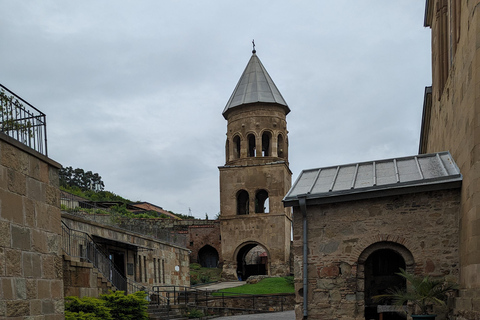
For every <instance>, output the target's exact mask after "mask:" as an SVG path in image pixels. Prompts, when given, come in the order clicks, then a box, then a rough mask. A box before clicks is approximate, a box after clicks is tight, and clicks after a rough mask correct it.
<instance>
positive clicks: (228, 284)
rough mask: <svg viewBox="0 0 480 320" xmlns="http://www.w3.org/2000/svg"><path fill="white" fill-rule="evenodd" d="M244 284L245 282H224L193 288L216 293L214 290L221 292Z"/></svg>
mask: <svg viewBox="0 0 480 320" xmlns="http://www.w3.org/2000/svg"><path fill="white" fill-rule="evenodd" d="M245 283H247V282H246V281H225V282H217V283H212V284H206V285H200V286H195V288H196V289H200V290H208V291H216V290H221V289H225V288H234V287H239V286H241V285H244V284H245Z"/></svg>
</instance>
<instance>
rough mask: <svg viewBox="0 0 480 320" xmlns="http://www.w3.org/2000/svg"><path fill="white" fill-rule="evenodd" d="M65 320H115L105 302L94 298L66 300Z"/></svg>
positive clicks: (71, 298)
mask: <svg viewBox="0 0 480 320" xmlns="http://www.w3.org/2000/svg"><path fill="white" fill-rule="evenodd" d="M65 319H68V320H114V318H113V317H112V315H111V313H110V310H109V308H108V307H106V306H105V301H103V300H100V299H97V298H93V297H83V298H82V299H79V298H78V297H67V298H65Z"/></svg>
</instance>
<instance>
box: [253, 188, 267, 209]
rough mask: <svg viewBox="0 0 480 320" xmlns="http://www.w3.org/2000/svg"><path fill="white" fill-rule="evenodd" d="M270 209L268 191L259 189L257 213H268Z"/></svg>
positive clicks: (256, 199)
mask: <svg viewBox="0 0 480 320" xmlns="http://www.w3.org/2000/svg"><path fill="white" fill-rule="evenodd" d="M269 209H270V208H269V201H268V192H267V191H266V190H263V189H262V190H258V191H257V194H256V195H255V213H268V211H269Z"/></svg>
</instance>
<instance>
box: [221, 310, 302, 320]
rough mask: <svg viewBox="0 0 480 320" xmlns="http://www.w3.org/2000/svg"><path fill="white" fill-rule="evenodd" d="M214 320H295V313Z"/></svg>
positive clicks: (264, 314) (248, 315) (285, 312)
mask: <svg viewBox="0 0 480 320" xmlns="http://www.w3.org/2000/svg"><path fill="white" fill-rule="evenodd" d="M215 320H295V311H293V310H291V311H284V312H269V313H257V314H245V315H241V316H230V317H220V318H215Z"/></svg>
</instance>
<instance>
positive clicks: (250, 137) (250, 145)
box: [247, 134, 257, 157]
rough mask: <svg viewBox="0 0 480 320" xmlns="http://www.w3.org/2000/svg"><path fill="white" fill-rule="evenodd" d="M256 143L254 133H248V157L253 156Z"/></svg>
mask: <svg viewBox="0 0 480 320" xmlns="http://www.w3.org/2000/svg"><path fill="white" fill-rule="evenodd" d="M256 149H257V148H256V145H255V135H253V134H249V135H248V154H247V156H248V157H255V151H256Z"/></svg>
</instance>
